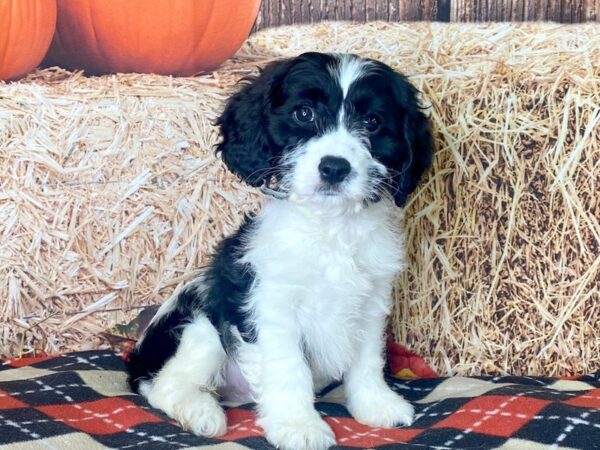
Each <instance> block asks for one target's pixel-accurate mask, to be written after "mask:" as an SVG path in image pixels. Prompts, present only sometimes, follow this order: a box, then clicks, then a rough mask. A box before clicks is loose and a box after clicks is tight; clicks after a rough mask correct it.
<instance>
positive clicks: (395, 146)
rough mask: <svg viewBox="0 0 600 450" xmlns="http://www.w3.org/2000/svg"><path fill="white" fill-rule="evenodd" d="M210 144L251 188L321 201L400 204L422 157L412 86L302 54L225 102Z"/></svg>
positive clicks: (425, 151) (388, 73) (378, 66)
mask: <svg viewBox="0 0 600 450" xmlns="http://www.w3.org/2000/svg"><path fill="white" fill-rule="evenodd" d="M218 123H219V125H220V126H221V132H222V141H221V143H220V144H219V145H218V149H217V151H218V152H219V153H220V154H221V157H222V158H223V160H224V161H225V164H226V165H227V166H228V167H229V169H230V170H231V171H232V172H234V173H236V174H237V175H239V176H240V177H241V178H242V179H243V180H244V181H246V182H247V183H248V184H250V185H252V186H261V185H268V186H271V187H272V188H273V189H275V190H277V191H278V192H279V194H280V195H282V196H286V197H289V199H290V200H296V201H302V202H305V203H309V204H314V205H315V206H316V207H319V206H320V207H325V208H327V207H329V206H333V205H335V204H351V203H362V204H364V203H373V202H377V201H379V200H380V199H381V198H382V197H384V196H391V197H393V199H394V201H395V202H396V204H397V205H398V206H403V205H404V204H405V203H406V200H407V197H408V195H409V194H410V193H411V192H412V191H413V190H414V189H415V188H416V186H417V183H418V181H419V179H420V177H421V175H422V173H423V172H424V171H425V170H426V169H427V168H428V167H429V165H430V163H431V153H432V137H431V133H430V128H429V123H428V120H427V118H426V117H425V116H424V115H423V113H422V112H421V110H420V109H419V105H418V101H417V99H416V89H415V88H414V87H413V86H412V85H411V84H410V83H409V82H408V81H407V80H406V79H405V78H404V77H403V76H402V75H400V74H398V73H397V72H395V71H394V70H392V69H391V68H390V67H388V66H386V65H385V64H383V63H380V62H377V61H373V60H368V59H363V58H360V57H358V56H355V55H329V54H320V53H305V54H303V55H300V56H298V57H297V58H293V59H287V60H282V61H277V62H274V63H272V64H270V65H268V66H267V67H266V68H265V69H264V70H263V71H262V72H261V74H260V75H259V76H257V77H255V78H252V79H250V80H248V81H247V82H246V84H245V85H244V87H243V88H242V89H241V91H239V92H238V93H237V94H235V95H234V96H233V97H232V98H231V99H230V100H229V102H228V103H227V105H226V107H225V110H224V112H223V114H222V115H221V117H220V118H219V121H218Z"/></svg>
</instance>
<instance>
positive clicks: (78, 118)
mask: <svg viewBox="0 0 600 450" xmlns="http://www.w3.org/2000/svg"><path fill="white" fill-rule="evenodd" d="M306 50H320V51H338V52H346V51H352V52H357V53H361V54H363V55H366V56H370V57H374V58H378V59H380V60H382V61H384V62H387V63H389V64H391V65H392V66H394V67H396V68H397V69H399V70H401V71H403V72H405V73H406V74H407V75H409V76H410V78H411V80H412V81H413V82H414V83H415V84H416V85H417V86H418V87H419V88H420V89H421V91H422V92H423V96H424V103H426V104H428V105H429V106H430V107H429V108H428V111H429V114H430V116H431V120H432V123H433V124H434V127H435V132H436V136H437V146H438V149H437V153H436V158H435V162H434V167H433V171H432V172H431V173H430V174H429V175H428V177H427V178H426V179H425V180H424V183H423V186H422V187H421V189H420V190H419V191H418V192H417V193H416V195H414V196H413V197H412V199H411V202H410V204H409V206H408V214H407V217H408V219H407V230H408V239H409V249H410V250H409V252H410V255H409V256H410V267H409V270H408V272H407V273H405V274H404V275H402V276H400V277H399V279H398V283H397V286H396V290H395V300H396V302H395V308H394V312H393V317H392V328H393V332H394V334H395V337H396V338H397V339H398V340H399V341H401V342H404V343H405V344H407V345H408V346H410V347H411V348H412V349H413V350H415V351H417V352H418V353H420V354H422V355H423V356H424V357H425V359H426V360H427V361H428V362H429V363H430V364H431V365H432V366H433V367H434V368H435V369H436V370H438V371H439V372H440V373H443V374H446V373H447V374H482V373H493V374H500V373H515V374H536V375H539V374H545V375H568V374H574V373H582V372H591V371H595V370H599V369H600V302H599V300H600V292H599V289H600V288H599V285H600V245H599V244H600V201H599V199H598V198H599V196H598V194H597V193H598V191H599V189H600V64H598V61H600V26H598V25H578V26H559V25H555V24H529V25H515V24H495V25H465V24H450V25H441V24H410V25H407V24H389V23H381V22H376V23H370V24H363V25H357V24H340V23H328V24H317V25H311V26H303V27H285V28H277V29H270V30H265V31H262V32H260V33H257V34H255V35H253V36H252V37H251V39H250V40H249V42H248V43H247V44H246V45H245V46H244V47H243V48H242V50H241V51H240V52H239V53H238V55H237V56H236V58H235V59H233V60H231V61H229V62H228V63H227V64H226V65H225V66H224V67H222V68H221V69H220V70H218V71H217V72H214V73H212V74H206V75H200V76H197V77H191V78H170V77H161V76H152V75H135V74H134V75H131V74H130V75H115V76H105V77H96V78H87V77H84V76H83V75H82V74H81V73H70V72H65V71H62V70H59V69H46V70H40V71H38V72H36V73H34V74H32V75H31V76H29V77H28V78H27V79H25V80H22V81H20V82H18V83H12V84H1V85H0V235H1V236H2V238H1V241H0V280H2V282H1V283H0V299H1V300H0V321H1V322H0V323H1V325H2V327H1V328H0V353H1V354H11V355H21V354H29V353H33V352H37V351H46V352H52V353H54V352H59V351H66V350H76V349H89V348H97V347H101V346H104V345H106V343H105V342H103V341H102V340H101V339H100V338H98V337H97V336H98V333H99V332H100V331H102V330H104V329H106V328H108V327H109V326H112V325H114V324H115V323H121V322H124V321H126V320H129V319H131V318H133V317H134V316H135V315H136V314H137V313H138V312H139V310H140V308H142V307H144V306H146V305H150V304H155V303H158V302H161V301H162V300H163V299H164V298H165V297H167V296H168V295H169V294H170V293H171V292H172V291H173V290H174V289H175V288H176V287H177V286H179V285H181V284H182V283H184V282H185V281H186V280H188V279H190V278H191V277H193V276H194V274H195V269H196V268H197V267H198V266H199V265H201V264H202V263H203V262H205V261H206V258H207V257H208V255H209V254H210V251H211V249H212V248H213V247H214V245H215V244H216V243H217V242H218V241H219V240H220V239H221V238H222V236H223V235H226V234H228V233H230V232H231V231H232V230H234V228H235V227H236V225H237V224H238V223H239V222H240V219H241V217H242V214H243V212H244V211H248V210H253V209H255V208H257V207H259V205H260V202H261V197H260V195H259V194H258V193H257V192H256V191H255V190H253V189H250V188H248V187H246V186H245V185H243V184H242V183H240V182H239V181H237V180H236V179H235V178H234V177H233V176H231V175H230V174H229V173H228V172H227V171H225V170H224V168H223V166H222V164H221V163H220V162H219V161H218V160H217V159H216V158H215V157H214V155H213V153H212V146H213V144H214V143H215V142H216V140H217V139H218V134H217V130H216V129H215V127H214V126H213V125H212V121H213V120H214V119H215V117H216V116H217V115H218V113H219V111H220V109H221V108H222V104H223V101H224V100H225V99H226V98H227V96H228V95H229V94H230V93H231V92H232V90H233V89H235V82H236V80H238V79H239V78H241V77H242V76H245V75H247V74H248V73H251V72H253V71H254V70H255V66H256V65H262V64H264V63H266V62H267V61H270V60H272V59H274V58H278V57H281V56H289V55H295V54H297V53H300V52H303V51H306Z"/></svg>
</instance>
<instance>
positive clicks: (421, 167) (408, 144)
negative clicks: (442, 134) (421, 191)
mask: <svg viewBox="0 0 600 450" xmlns="http://www.w3.org/2000/svg"><path fill="white" fill-rule="evenodd" d="M394 95H395V97H396V101H397V102H398V103H399V105H400V108H401V110H402V116H401V118H400V120H401V127H402V128H401V130H402V134H403V137H404V142H403V143H402V144H403V145H404V146H405V149H406V152H407V155H408V156H407V157H406V158H404V161H403V164H402V166H401V167H398V168H396V173H395V174H394V175H393V177H392V184H393V185H394V188H395V189H394V192H395V194H394V200H395V202H396V205H397V206H399V207H402V206H404V205H405V204H406V201H407V199H408V196H409V195H410V194H411V193H412V192H413V191H414V190H415V189H416V188H417V185H418V184H419V180H420V179H421V176H422V175H423V174H424V173H425V172H426V171H427V169H429V167H430V166H431V160H432V158H433V136H432V134H431V125H430V123H429V120H428V119H427V117H426V116H425V114H423V111H422V110H421V107H420V105H419V102H418V100H417V89H416V88H415V87H413V85H412V84H410V83H409V82H408V81H407V80H406V79H405V78H404V77H403V76H402V75H399V74H396V83H395V86H394Z"/></svg>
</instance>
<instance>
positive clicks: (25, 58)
mask: <svg viewBox="0 0 600 450" xmlns="http://www.w3.org/2000/svg"><path fill="white" fill-rule="evenodd" d="M55 25H56V0H0V80H12V79H15V78H19V77H21V76H23V75H25V74H26V73H27V72H29V71H30V70H31V69H33V68H35V67H36V66H37V65H38V64H39V63H40V61H41V60H42V58H43V57H44V55H45V54H46V50H48V46H49V45H50V42H51V41H52V35H53V34H54V27H55Z"/></svg>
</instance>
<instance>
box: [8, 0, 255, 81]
mask: <svg viewBox="0 0 600 450" xmlns="http://www.w3.org/2000/svg"><path fill="white" fill-rule="evenodd" d="M17 1H18V0H17ZM259 6H260V0H152V1H149V0H58V21H57V26H56V34H55V36H54V40H53V42H52V46H51V47H50V51H49V53H48V57H47V60H46V63H47V64H55V65H60V66H62V67H66V68H68V69H83V70H85V71H86V72H87V73H90V74H101V73H114V72H144V73H158V74H173V75H192V74H194V73H198V72H200V71H204V70H209V69H213V68H215V67H217V66H219V65H220V64H221V63H222V62H223V61H225V60H226V59H227V58H229V57H231V56H232V55H233V54H234V53H235V52H236V51H237V50H238V49H239V48H240V46H241V45H242V43H243V42H244V40H245V39H246V38H247V37H248V34H249V33H250V29H251V28H252V24H253V23H254V20H255V19H256V15H257V14H258V8H259Z"/></svg>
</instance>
